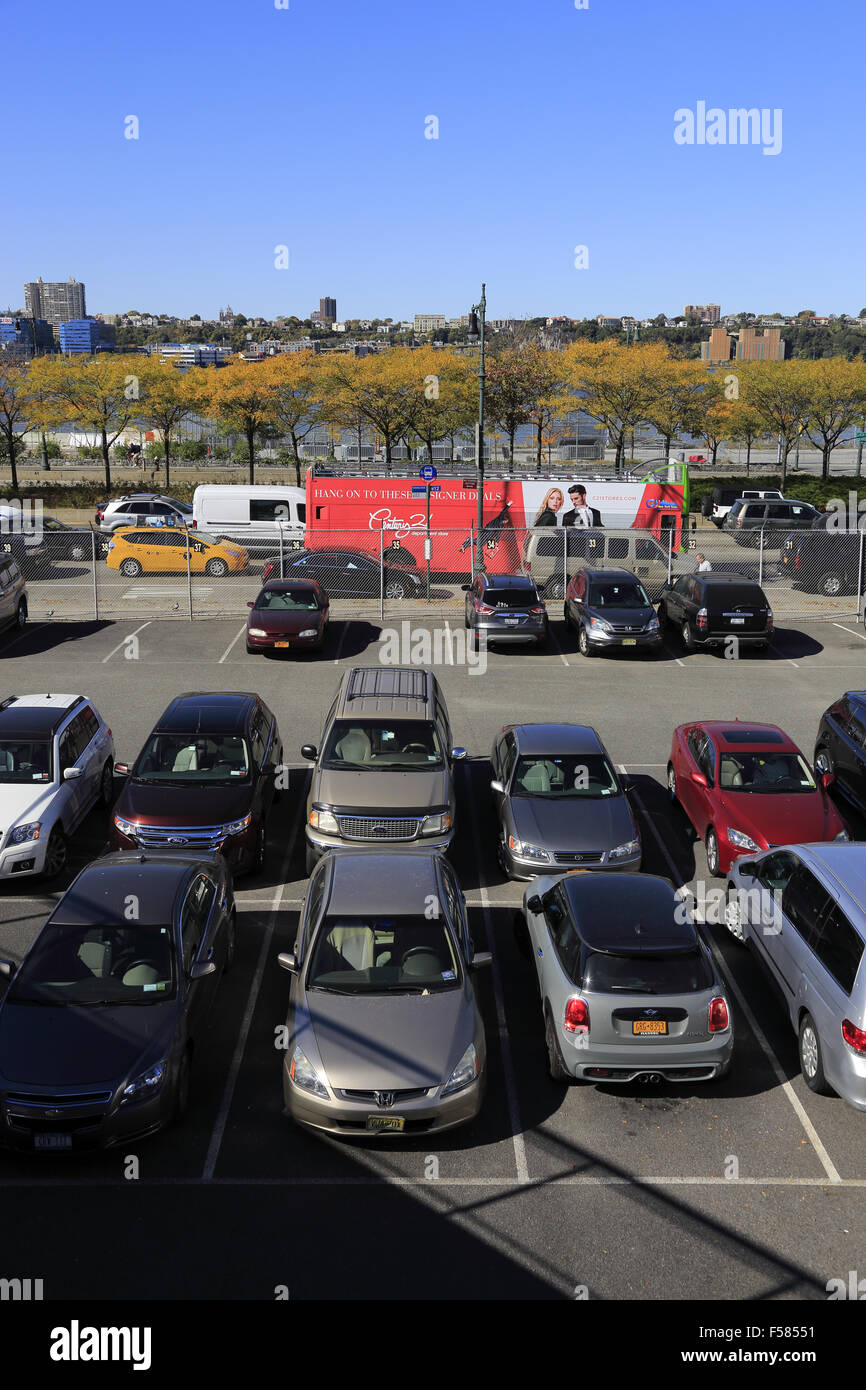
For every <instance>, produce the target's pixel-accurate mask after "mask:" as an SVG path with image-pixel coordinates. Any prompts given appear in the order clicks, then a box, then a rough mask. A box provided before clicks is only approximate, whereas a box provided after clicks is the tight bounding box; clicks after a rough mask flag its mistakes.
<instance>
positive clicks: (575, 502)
mask: <svg viewBox="0 0 866 1390" xmlns="http://www.w3.org/2000/svg"><path fill="white" fill-rule="evenodd" d="M568 496H569V499H570V501H571V510H570V511H567V512H566V513H565V514H564V516H563V518H562V524H563V526H602V525H603V522H602V519H601V512H600V511H599V510H598V508H597V507H590V506H588V504H587V500H586V488H585V487H584V486H583V483H572V485H571V487H570V488H569V489H568Z"/></svg>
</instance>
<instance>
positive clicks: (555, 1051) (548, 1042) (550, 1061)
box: [544, 1008, 571, 1085]
mask: <svg viewBox="0 0 866 1390" xmlns="http://www.w3.org/2000/svg"><path fill="white" fill-rule="evenodd" d="M544 1046H545V1050H546V1052H547V1074H548V1076H549V1077H550V1079H551V1081H556V1082H558V1083H559V1084H560V1085H561V1084H562V1083H563V1082H567V1081H570V1080H571V1076H570V1074H569V1072H568V1071H567V1070H566V1066H565V1063H564V1062H563V1060H562V1052H561V1051H560V1048H559V1039H558V1038H557V1036H556V1029H555V1028H554V1026H553V1017H552V1015H551V1012H550V1009H549V1008H546V1009H545V1010H544Z"/></svg>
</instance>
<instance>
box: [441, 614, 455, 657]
mask: <svg viewBox="0 0 866 1390" xmlns="http://www.w3.org/2000/svg"><path fill="white" fill-rule="evenodd" d="M445 631H446V632H447V633H448V641H447V642H446V643H445V651H446V652H447V653H448V656H447V657H446V659H445V661H444V663H443V664H444V665H445V666H453V665H454V653H453V651H452V650H451V624H450V623H449V621H448V619H447V618H446V619H445Z"/></svg>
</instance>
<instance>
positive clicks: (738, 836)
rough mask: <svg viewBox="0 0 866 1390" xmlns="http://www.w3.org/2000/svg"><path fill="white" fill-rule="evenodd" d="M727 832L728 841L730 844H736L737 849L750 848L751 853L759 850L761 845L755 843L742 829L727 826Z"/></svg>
mask: <svg viewBox="0 0 866 1390" xmlns="http://www.w3.org/2000/svg"><path fill="white" fill-rule="evenodd" d="M727 834H728V841H729V842H730V844H732V845H736V847H737V849H748V850H751V851H752V853H753V854H757V853H759V852H760V848H761V846H760V845H756V844H755V842H754V840H753V839H752V838H751V836H750V835H744V834H743V831H742V830H732V829H731V827H730V826H728V832H727Z"/></svg>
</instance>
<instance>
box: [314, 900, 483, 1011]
mask: <svg viewBox="0 0 866 1390" xmlns="http://www.w3.org/2000/svg"><path fill="white" fill-rule="evenodd" d="M460 978H461V977H460V964H459V959H458V955H457V951H456V950H455V948H454V944H453V942H452V940H451V935H450V932H449V931H448V928H447V926H446V924H445V921H444V919H443V918H441V917H440V918H438V919H436V918H431V919H429V920H428V919H427V918H426V917H423V916H410V917H340V916H329V917H326V918H325V920H324V921H323V922H322V924H321V926H320V927H319V931H318V933H317V935H316V940H315V941H314V943H313V949H312V955H311V957H310V967H309V970H308V971H307V980H306V985H307V989H326V990H334V991H335V992H337V993H340V994H407V993H408V994H424V993H428V994H432V993H433V992H434V991H437V992H438V991H440V990H446V989H458V988H459V986H460Z"/></svg>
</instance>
